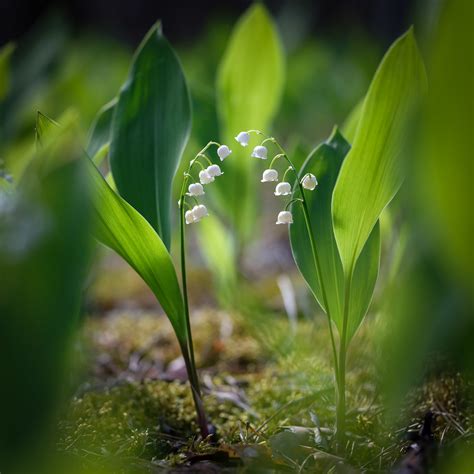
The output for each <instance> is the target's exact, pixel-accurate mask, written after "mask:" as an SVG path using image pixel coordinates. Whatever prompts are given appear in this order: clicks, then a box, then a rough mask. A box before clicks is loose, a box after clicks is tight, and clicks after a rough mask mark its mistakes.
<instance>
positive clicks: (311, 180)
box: [301, 173, 318, 191]
mask: <svg viewBox="0 0 474 474" xmlns="http://www.w3.org/2000/svg"><path fill="white" fill-rule="evenodd" d="M301 184H302V185H303V188H305V189H309V190H310V191H313V189H314V188H316V186H317V185H318V180H317V179H316V176H314V174H311V173H308V174H307V175H306V176H304V177H303V179H302V180H301Z"/></svg>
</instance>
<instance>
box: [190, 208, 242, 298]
mask: <svg viewBox="0 0 474 474" xmlns="http://www.w3.org/2000/svg"><path fill="white" fill-rule="evenodd" d="M197 235H198V238H199V245H200V247H201V249H202V252H203V256H204V258H205V259H206V262H207V264H208V266H209V267H210V270H211V271H212V273H213V275H214V276H215V277H216V280H217V285H219V288H218V291H217V292H216V293H217V295H218V296H219V297H221V299H222V303H226V302H229V301H230V300H229V298H230V297H231V296H232V291H233V290H235V286H234V285H235V283H236V281H235V279H236V278H237V275H236V273H235V247H234V242H233V239H232V235H230V234H229V231H228V230H227V229H226V228H225V226H224V225H223V224H222V223H221V222H220V220H219V219H218V218H217V217H216V216H215V215H214V216H210V217H209V218H207V219H203V220H202V221H201V222H200V223H199V232H198V234H197Z"/></svg>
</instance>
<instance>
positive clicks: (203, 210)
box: [193, 204, 209, 222]
mask: <svg viewBox="0 0 474 474" xmlns="http://www.w3.org/2000/svg"><path fill="white" fill-rule="evenodd" d="M193 215H194V222H199V221H200V220H201V219H202V218H203V217H206V216H208V215H209V213H208V212H207V207H206V206H205V205H204V204H199V205H198V206H194V207H193Z"/></svg>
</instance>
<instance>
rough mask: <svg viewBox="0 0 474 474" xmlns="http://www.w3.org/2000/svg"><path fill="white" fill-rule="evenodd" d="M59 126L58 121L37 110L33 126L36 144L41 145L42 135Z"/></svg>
mask: <svg viewBox="0 0 474 474" xmlns="http://www.w3.org/2000/svg"><path fill="white" fill-rule="evenodd" d="M57 127H59V123H58V122H56V121H55V120H53V119H52V118H50V117H48V116H47V115H45V114H43V113H42V112H40V111H39V110H38V112H37V113H36V127H35V140H36V145H37V146H39V145H41V142H42V140H43V137H44V136H45V135H47V134H48V133H49V132H50V131H52V130H54V129H56V128H57Z"/></svg>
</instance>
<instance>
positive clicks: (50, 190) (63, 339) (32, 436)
mask: <svg viewBox="0 0 474 474" xmlns="http://www.w3.org/2000/svg"><path fill="white" fill-rule="evenodd" d="M75 148H76V147H75V145H74V144H72V147H71V146H67V147H64V148H63V150H64V149H66V150H67V151H68V152H69V153H68V155H65V156H51V155H50V154H49V151H50V150H49V149H48V150H46V151H45V153H46V152H47V153H48V160H47V161H48V162H49V163H53V164H54V166H53V168H51V169H44V168H42V169H41V170H40V169H39V168H40V167H39V166H37V164H38V162H36V163H35V162H31V163H30V164H29V166H28V169H27V170H26V171H25V175H28V176H25V179H23V180H22V182H20V183H18V187H16V188H15V191H14V192H12V193H11V194H10V195H9V196H5V195H2V192H1V191H0V199H1V200H2V205H0V242H1V243H2V244H1V246H0V274H1V275H2V278H1V285H0V314H1V317H0V346H1V348H2V357H1V361H0V370H1V373H2V374H3V377H5V380H8V383H5V384H4V385H3V386H2V395H1V397H0V398H1V401H2V404H3V406H4V407H5V408H4V409H3V410H2V424H1V427H0V459H1V460H2V461H1V463H2V470H3V469H4V468H5V469H7V470H9V471H11V472H38V471H43V470H44V469H43V466H41V467H40V463H41V460H40V459H38V458H37V457H36V456H35V455H34V454H33V453H34V452H38V453H41V458H43V457H44V453H46V452H48V451H47V448H48V447H49V440H50V436H49V434H50V429H51V426H52V425H54V424H55V423H56V420H55V419H54V418H55V416H56V415H57V413H58V408H60V407H61V406H62V403H61V402H62V401H63V397H64V395H66V392H67V390H66V391H65V390H64V389H65V387H67V386H68V385H69V384H70V381H71V371H72V369H74V367H71V364H70V362H71V357H70V356H71V354H72V352H73V350H74V345H75V342H77V340H76V338H75V337H74V336H75V332H76V331H77V330H78V329H79V327H80V318H79V310H80V300H81V297H82V292H83V285H84V282H85V278H86V275H87V270H88V265H89V263H90V262H89V257H90V254H91V249H92V245H91V244H92V242H91V238H90V225H91V213H92V209H91V207H92V206H91V200H90V196H89V192H88V191H89V187H88V181H87V176H86V173H85V170H84V166H83V163H82V162H81V160H80V159H74V158H75V156H74V154H75V153H76V152H77V153H78V154H80V148H79V150H77V149H75ZM76 156H77V155H76ZM38 158H39V159H42V158H44V156H39V157H38ZM7 203H8V204H7ZM5 204H7V205H5ZM76 368H77V367H76ZM33 393H34V403H32V394H33ZM18 427H21V429H17V428H18ZM45 445H47V446H45ZM46 457H48V456H46ZM20 458H25V459H26V458H27V459H28V460H29V461H32V460H34V461H33V462H32V463H31V466H30V465H28V467H25V464H24V463H22V467H21V468H20V467H19V466H18V464H19V459H20ZM9 462H13V463H15V464H16V465H17V466H16V467H15V468H13V466H12V465H11V464H10V465H9ZM43 462H44V460H43ZM8 466H9V467H10V469H9V468H8ZM48 467H50V466H48ZM50 470H51V469H46V471H50ZM53 470H54V469H53Z"/></svg>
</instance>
